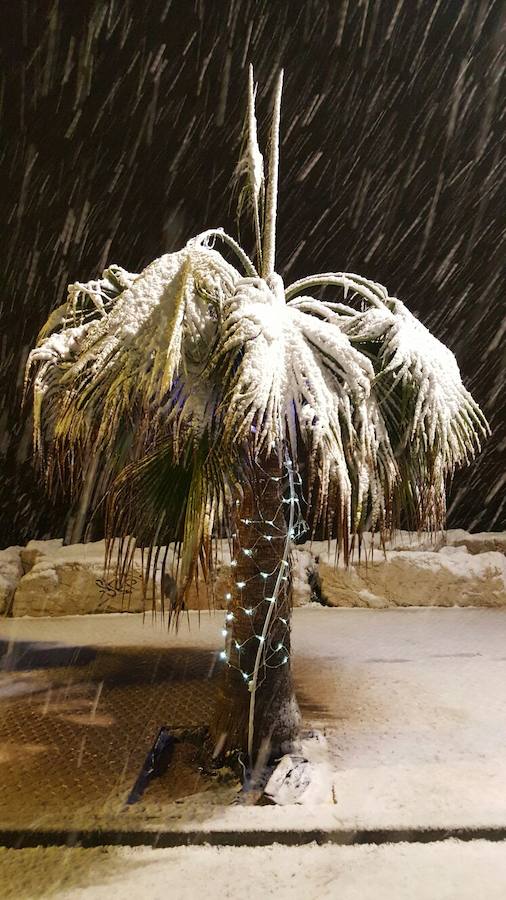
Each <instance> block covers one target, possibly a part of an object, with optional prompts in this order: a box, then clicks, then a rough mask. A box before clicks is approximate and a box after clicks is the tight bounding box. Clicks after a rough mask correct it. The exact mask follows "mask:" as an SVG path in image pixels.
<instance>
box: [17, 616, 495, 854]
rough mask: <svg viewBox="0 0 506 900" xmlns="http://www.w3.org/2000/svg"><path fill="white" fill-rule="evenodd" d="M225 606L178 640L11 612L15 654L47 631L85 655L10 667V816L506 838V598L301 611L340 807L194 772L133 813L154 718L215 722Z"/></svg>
mask: <svg viewBox="0 0 506 900" xmlns="http://www.w3.org/2000/svg"><path fill="white" fill-rule="evenodd" d="M222 618H223V613H217V614H216V615H209V614H202V615H201V625H200V628H199V627H198V616H197V614H196V613H191V614H190V617H189V619H190V626H191V628H190V629H188V627H187V625H186V623H185V621H183V622H182V625H181V630H180V633H179V635H177V636H176V635H172V634H170V635H169V634H167V632H166V631H165V630H164V629H163V627H162V626H161V625H160V623H156V624H155V625H154V626H153V625H152V623H151V620H150V619H149V618H148V619H147V620H146V622H145V623H144V624H143V622H142V616H138V615H131V616H127V615H111V614H109V615H107V616H83V617H68V618H60V619H58V618H53V619H40V618H38V619H33V620H30V619H18V620H15V619H11V620H2V622H1V623H0V640H3V641H9V640H10V641H14V642H15V643H14V644H13V645H12V648H11V650H12V652H11V656H10V659H11V662H13V661H14V660H15V658H16V653H18V656H19V653H21V652H25V648H23V645H22V644H21V643H20V642H27V643H28V642H31V641H36V642H42V641H44V642H50V643H51V642H58V644H59V645H60V647H59V652H60V653H61V652H62V646H63V649H64V650H65V649H66V652H67V657H68V658H70V659H73V660H74V663H75V664H74V665H68V659H67V664H65V665H60V666H59V667H58V666H55V665H54V656H53V657H51V652H53V654H54V648H53V651H51V647H47V646H46V650H45V652H46V653H47V654H48V657H47V658H48V660H50V661H51V662H52V665H53V667H52V668H38V669H35V668H32V669H31V670H24V669H22V668H21V667H22V666H23V665H24V664H25V663H23V660H22V659H21V660H18V662H17V663H15V665H16V666H17V670H15V671H10V672H4V673H2V675H1V677H0V715H1V718H0V732H1V735H0V736H1V741H2V743H1V745H0V749H1V750H2V757H1V758H2V765H1V768H0V775H1V776H2V783H3V785H4V791H3V796H2V798H0V822H1V825H2V828H3V829H4V830H5V829H8V828H10V829H35V831H37V830H44V829H58V828H60V829H61V828H69V829H70V828H72V829H78V830H80V829H90V828H93V829H94V830H98V831H99V830H100V829H115V830H116V831H122V830H124V831H126V832H127V831H130V832H131V831H134V832H136V833H140V832H144V833H146V834H147V835H148V837H147V838H146V840H147V841H149V840H151V838H149V834H151V835H153V834H155V833H156V834H160V832H162V833H164V832H167V833H172V834H173V835H177V834H180V835H182V837H181V841H183V842H184V834H186V835H187V838H186V839H191V838H190V835H191V834H193V833H195V832H197V833H198V834H200V835H201V839H202V835H203V834H206V833H207V834H210V833H212V832H215V833H216V837H217V838H218V835H219V834H220V833H221V834H224V833H225V832H237V831H241V832H243V833H247V832H249V833H250V838H248V839H247V840H246V842H247V843H252V842H253V841H252V837H251V832H252V831H253V832H254V831H257V830H260V831H262V832H264V834H265V832H269V833H270V832H272V840H276V832H278V833H279V832H286V831H289V832H292V833H294V832H300V831H306V832H308V835H307V838H306V840H308V839H309V840H310V839H312V838H311V835H312V834H314V833H315V832H316V833H317V837H318V839H320V835H321V834H325V833H327V834H328V835H329V836H332V838H331V839H332V840H334V841H340V842H341V843H349V842H350V840H353V839H354V838H353V833H354V832H367V831H378V830H387V831H388V830H390V831H391V832H395V833H396V834H397V837H396V839H397V840H400V839H402V837H403V834H405V835H408V839H410V840H413V836H412V834H411V832H413V830H415V831H416V830H420V829H436V830H437V829H439V830H440V831H441V830H442V831H443V832H444V830H445V829H446V830H450V831H453V832H454V833H455V834H457V835H458V833H459V830H462V829H465V830H471V831H472V830H476V829H480V830H481V834H484V833H485V832H486V830H487V829H495V830H496V831H497V829H499V830H500V829H505V833H506V610H492V609H480V610H478V609H456V608H452V609H430V608H429V609H410V610H406V609H403V610H364V609H360V610H352V609H323V608H319V607H316V608H315V607H310V608H304V609H298V610H295V613H294V640H293V644H294V651H293V654H294V655H293V664H294V671H295V678H296V683H297V693H298V697H299V701H300V704H301V709H302V712H303V716H304V719H305V721H306V723H307V724H308V725H311V726H314V727H318V728H321V729H324V731H325V733H326V735H327V740H328V742H329V745H330V749H331V758H332V764H333V767H334V773H335V774H334V795H335V801H336V802H335V804H334V805H329V806H320V807H315V808H304V807H290V808H289V809H287V808H273V807H259V808H238V807H236V806H230V802H231V800H232V799H233V796H234V788H233V787H231V786H230V785H226V784H225V785H222V786H221V787H220V788H219V789H214V788H213V790H206V791H205V792H204V793H202V792H201V785H200V786H199V784H196V783H192V784H186V785H185V784H183V785H182V786H181V791H180V794H181V796H184V795H185V793H186V794H191V795H192V796H188V797H187V799H182V800H181V797H180V798H179V800H178V801H177V802H176V800H174V799H172V801H171V802H168V800H167V796H166V795H165V793H164V792H165V790H166V787H167V785H166V784H165V785H164V784H162V781H159V782H158V783H153V785H152V786H150V787H149V788H148V791H147V792H146V795H145V797H144V798H143V801H142V802H141V803H139V804H136V805H135V806H134V807H130V808H128V809H126V810H125V808H124V799H125V796H126V792H127V791H128V790H129V788H130V787H131V785H132V782H133V780H134V779H135V777H136V775H137V773H138V771H139V769H140V767H141V766H142V762H143V760H144V757H145V754H146V752H147V750H148V749H149V746H150V743H151V741H152V740H153V738H154V736H155V734H156V731H157V728H158V727H159V726H160V725H161V724H165V723H169V724H202V723H203V722H205V721H206V718H207V717H208V716H209V710H210V708H211V707H212V704H213V702H214V685H215V682H214V679H213V677H212V676H213V674H214V673H215V672H216V667H217V666H218V665H219V662H218V653H219V650H220V649H221V644H222V638H221V633H220V632H221V627H222ZM37 647H38V648H39V664H40V662H41V653H42V651H43V650H44V647H42V649H41V645H40V643H39V644H38V645H37V644H36V645H35V648H32V649H31V651H30V650H29V651H26V652H28V653H30V652H31V653H32V657H31V664H32V665H33V664H34V660H35V659H36V656H37V654H36V650H37ZM69 647H70V648H71V650H70V651H69V650H68V648H69ZM19 648H21V649H19ZM79 648H86V649H85V650H82V649H81V651H79ZM4 649H5V648H4ZM57 649H58V648H57ZM69 652H70V657H69ZM86 654H88V656H86ZM27 658H28V661H29V662H30V657H29V656H28V657H27ZM42 662H44V659H43V658H42ZM64 662H65V660H64ZM80 663H81V664H80ZM169 774H170V773H169ZM339 835H341V839H340V837H339ZM387 838H388V836H387ZM387 838H385V839H387ZM364 839H365V837H362V838H361V840H364ZM171 841H172V842H173V841H174V838H171ZM176 842H177V841H176ZM286 842H287V843H290V842H292V843H293V841H290V840H288V839H287V840H286ZM162 843H163V842H162Z"/></svg>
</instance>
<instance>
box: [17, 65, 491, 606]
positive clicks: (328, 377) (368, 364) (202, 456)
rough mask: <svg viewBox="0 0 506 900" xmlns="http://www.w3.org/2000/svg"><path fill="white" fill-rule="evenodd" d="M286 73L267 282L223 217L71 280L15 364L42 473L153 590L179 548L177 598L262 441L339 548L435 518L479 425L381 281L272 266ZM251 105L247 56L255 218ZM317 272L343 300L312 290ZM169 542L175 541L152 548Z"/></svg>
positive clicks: (263, 257) (437, 522)
mask: <svg viewBox="0 0 506 900" xmlns="http://www.w3.org/2000/svg"><path fill="white" fill-rule="evenodd" d="M281 83H282V81H281V76H280V77H279V79H278V82H277V86H276V94H275V103H274V115H273V128H272V133H271V148H270V165H269V179H268V188H267V196H266V201H267V202H266V206H267V209H266V216H265V219H266V225H265V228H264V234H263V248H262V249H263V254H261V253H258V258H259V265H260V266H261V272H262V275H263V277H260V275H259V274H258V272H257V270H256V268H255V266H254V265H253V263H252V262H251V260H250V259H249V258H248V256H247V254H246V253H245V252H244V250H243V249H242V248H241V247H240V246H239V245H238V244H237V243H236V242H235V241H234V240H233V239H232V238H231V237H229V236H228V235H226V234H225V233H224V232H223V231H221V230H219V229H211V230H209V231H206V232H204V233H203V234H201V235H199V236H198V237H196V238H194V239H193V240H191V241H190V242H189V243H188V244H187V245H186V247H185V248H184V249H182V250H180V251H178V252H175V253H170V254H166V255H165V256H162V257H160V259H157V260H155V261H154V262H152V263H151V264H150V265H149V266H148V267H147V268H146V269H145V270H144V271H143V272H141V273H140V274H139V275H132V274H130V273H128V272H125V271H124V270H123V269H121V268H120V267H118V266H110V267H109V269H107V270H106V271H105V272H104V274H103V276H102V278H101V279H98V280H96V281H91V282H88V283H86V284H81V283H78V282H77V283H76V284H74V285H71V286H70V288H69V296H68V302H67V304H64V306H62V307H59V308H58V309H57V310H56V311H55V312H54V313H53V314H52V315H51V316H50V317H49V319H48V322H47V323H46V326H45V327H44V329H43V330H42V332H41V334H40V336H39V343H38V346H37V347H36V348H35V349H34V350H32V352H31V354H30V356H29V359H28V364H27V375H28V374H30V373H32V372H34V373H35V374H34V382H33V383H34V443H35V448H36V450H37V451H38V452H39V454H40V456H41V457H42V456H43V452H45V454H46V458H47V470H48V473H49V475H51V474H52V472H53V470H54V469H55V467H56V469H57V471H58V467H60V468H61V469H63V470H65V469H70V474H71V481H72V482H73V484H74V488H75V491H76V493H77V494H78V495H80V496H81V506H80V513H79V522H81V521H82V522H84V521H85V520H86V518H89V511H90V510H93V509H94V508H95V507H96V506H97V504H99V503H101V502H102V501H103V500H104V498H105V499H106V505H107V520H108V532H109V535H110V536H111V537H119V538H120V539H121V541H120V545H119V557H118V564H119V566H120V569H121V568H122V569H123V570H125V568H128V565H129V564H130V563H131V561H132V559H133V556H132V554H133V550H132V547H133V546H135V542H132V540H130V538H129V535H135V539H136V540H137V542H138V544H139V545H140V546H142V547H145V548H147V549H146V570H145V573H146V583H145V591H146V595H147V594H148V593H149V592H150V591H149V584H148V582H149V579H151V580H152V583H153V585H154V584H155V580H156V579H155V573H156V572H157V571H158V570H160V571H161V573H162V575H163V572H164V570H165V566H166V565H168V564H170V563H172V569H173V574H174V577H175V578H176V581H177V584H178V588H179V591H178V596H177V605H178V607H180V605H181V602H182V600H183V599H184V595H185V591H186V590H187V588H188V587H189V584H190V581H191V579H192V577H193V576H194V575H195V573H196V571H197V569H196V567H197V562H198V561H200V564H201V566H202V570H203V573H204V576H205V577H207V576H208V575H209V573H210V571H211V568H212V554H211V539H212V537H213V535H216V534H218V533H219V534H221V535H223V534H224V533H230V530H231V529H230V526H231V525H232V524H233V521H234V513H235V509H236V503H237V500H238V499H239V497H240V493H241V482H243V481H244V479H245V478H252V477H253V476H252V462H253V463H255V462H256V461H260V462H261V461H262V460H263V459H265V457H266V455H269V454H270V453H276V454H277V455H278V456H279V458H280V460H281V459H283V458H284V455H285V452H286V450H289V451H290V452H291V454H292V455H293V457H294V459H295V460H297V459H298V460H300V461H301V474H302V476H303V481H304V485H305V495H306V497H307V498H308V500H309V502H310V505H311V507H312V513H313V516H312V518H313V526H316V525H317V524H318V523H320V525H321V527H322V528H323V530H324V531H326V533H327V534H328V536H329V537H332V536H337V538H338V543H339V546H340V547H342V548H343V551H344V555H345V557H346V558H347V557H348V555H349V549H350V541H351V538H352V537H353V536H354V535H355V534H358V535H360V533H361V531H362V529H363V528H364V527H365V526H366V525H367V527H368V528H370V529H375V528H379V529H380V530H381V531H386V530H388V529H389V528H390V527H392V526H395V524H397V522H399V520H400V517H401V515H403V516H404V517H405V519H407V524H409V525H411V527H416V528H422V527H428V528H439V527H441V526H442V524H443V521H444V514H445V479H446V477H447V476H451V475H452V473H453V471H454V470H455V468H456V467H457V466H460V465H463V464H465V463H467V462H468V461H469V459H470V458H471V457H472V456H473V455H474V453H475V452H476V450H477V449H479V445H480V444H479V442H480V435H485V434H486V433H487V431H488V425H487V423H486V421H485V419H484V417H483V415H482V413H481V412H480V410H479V408H478V406H477V405H476V403H475V402H474V400H473V399H472V397H471V396H470V394H469V393H468V392H467V391H466V389H465V388H464V386H463V384H462V381H461V378H460V373H459V370H458V367H457V364H456V362H455V358H454V356H453V354H452V353H451V352H450V351H449V350H448V349H447V348H446V347H444V346H443V345H442V344H440V342H439V341H437V340H436V338H434V337H433V336H432V335H431V334H430V333H429V332H428V331H427V329H426V328H425V327H424V326H423V325H422V324H421V322H419V321H418V320H417V319H416V318H415V317H414V316H413V315H412V314H411V313H410V312H409V311H408V310H407V309H406V307H405V306H404V305H403V304H402V303H401V302H400V301H399V300H396V299H395V298H391V297H389V295H388V293H387V291H386V289H385V288H384V287H382V286H381V285H380V284H378V283H376V282H373V281H370V280H368V279H366V278H363V277H361V276H359V275H355V274H351V273H325V274H322V275H315V276H312V277H309V278H305V279H302V280H300V281H297V282H295V283H294V284H292V285H291V286H290V287H288V288H287V289H286V290H285V289H284V287H283V283H282V281H281V278H280V277H279V275H277V274H276V272H275V271H274V261H275V222H276V194H277V155H278V149H279V135H278V126H279V109H280V99H281ZM253 101H254V91H253V79H252V72H251V71H250V109H249V145H248V146H249V153H250V156H251V159H250V160H249V162H248V170H249V177H250V181H251V182H252V185H253V194H254V198H255V197H256V202H257V206H256V207H255V208H256V210H257V213H258V189H259V186H260V187H261V179H260V176H259V175H258V173H259V157H258V154H259V152H260V151H259V149H258V144H257V141H256V122H255V119H254V109H253ZM257 176H258V177H257ZM216 240H221V241H222V242H223V243H224V244H225V245H226V246H227V249H228V252H229V253H230V254H233V255H234V257H235V259H236V262H237V266H238V268H237V269H236V268H235V267H234V266H232V265H231V264H230V263H229V262H227V261H226V260H225V258H224V256H223V255H222V254H221V253H219V252H218V251H217V250H216V249H214V246H212V245H213V244H214V242H215V241H216ZM257 243H258V244H259V242H257ZM239 269H241V272H240V271H239ZM329 285H330V286H334V287H336V288H339V289H340V290H342V293H343V297H342V299H340V300H337V301H336V302H329V301H326V300H325V301H324V300H320V299H318V298H316V297H312V296H308V291H312V290H313V289H319V288H320V287H326V286H329ZM357 300H358V301H359V304H358V306H359V308H357ZM74 539H75V538H74ZM170 540H173V541H174V540H175V548H174V549H173V551H171V554H172V556H171V557H170V558H169V556H168V551H164V552H163V553H162V556H161V557H160V553H161V551H160V549H159V548H160V547H161V546H163V545H164V544H167V543H168V542H169V541H170ZM111 547H112V545H111ZM162 581H163V579H162ZM152 594H153V596H154V594H155V589H154V587H153V591H152ZM162 594H163V591H162Z"/></svg>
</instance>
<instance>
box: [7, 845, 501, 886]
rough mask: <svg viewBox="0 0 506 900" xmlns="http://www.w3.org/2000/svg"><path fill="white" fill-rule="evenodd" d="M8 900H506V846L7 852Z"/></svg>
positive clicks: (119, 849)
mask: <svg viewBox="0 0 506 900" xmlns="http://www.w3.org/2000/svg"><path fill="white" fill-rule="evenodd" d="M0 873H1V874H0V895H1V896H2V898H4V900H36V898H37V900H40V898H44V900H45V898H51V900H138V898H141V897H142V898H144V897H146V898H149V900H167V897H170V898H171V900H196V898H198V897H201V896H204V897H205V898H206V900H236V898H237V897H241V898H242V900H264V898H272V900H309V898H315V900H504V897H505V896H506V844H505V843H488V842H486V841H473V842H471V843H464V842H461V841H455V840H448V841H444V842H441V843H436V844H384V845H382V846H379V847H378V846H374V845H363V846H354V847H335V846H328V845H327V846H321V847H319V846H316V845H315V844H310V845H309V846H306V847H282V846H279V845H277V844H274V845H273V846H270V847H176V848H172V849H170V850H153V849H151V848H146V847H107V848H100V849H89V850H80V849H65V848H61V847H51V848H48V849H45V850H42V849H40V848H39V849H33V850H3V851H2V850H0Z"/></svg>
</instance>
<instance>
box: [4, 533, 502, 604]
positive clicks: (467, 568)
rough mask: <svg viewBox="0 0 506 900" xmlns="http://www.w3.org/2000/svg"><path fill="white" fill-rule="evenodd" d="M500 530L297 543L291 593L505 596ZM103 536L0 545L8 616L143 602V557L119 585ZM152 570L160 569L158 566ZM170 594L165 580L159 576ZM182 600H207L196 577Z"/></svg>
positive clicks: (318, 596) (371, 598)
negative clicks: (350, 543) (339, 545)
mask: <svg viewBox="0 0 506 900" xmlns="http://www.w3.org/2000/svg"><path fill="white" fill-rule="evenodd" d="M505 554H506V534H504V533H484V534H469V533H468V532H465V531H461V530H455V531H448V532H447V533H446V534H439V535H436V536H431V535H427V534H422V535H409V534H408V533H406V532H398V533H397V534H396V535H395V536H394V538H393V539H392V540H391V541H389V542H388V543H387V544H386V545H385V547H384V548H380V547H379V546H378V540H377V538H375V539H373V538H372V537H371V535H365V536H364V542H363V547H362V552H361V558H360V561H359V560H358V554H355V557H356V558H355V559H354V561H353V562H352V564H351V565H350V566H348V567H345V566H344V565H343V564H342V562H337V564H336V558H335V557H336V546H335V542H331V543H330V544H328V543H322V542H314V543H313V544H309V543H307V544H303V545H300V546H298V547H295V548H294V551H293V563H294V566H293V584H294V603H295V605H296V606H303V605H305V604H307V603H309V602H311V601H312V600H313V601H317V602H321V603H324V604H326V605H329V606H364V607H373V608H381V607H389V606H491V607H497V606H503V605H504V606H506V556H505ZM104 555H105V546H104V542H103V541H99V542H97V543H90V544H74V545H70V546H67V547H64V546H63V545H62V541H61V540H52V541H30V543H29V544H27V546H26V547H9V548H7V549H6V550H2V551H0V614H3V615H12V616H26V615H28V616H59V615H73V614H74V615H80V614H84V613H96V612H118V611H125V612H140V611H141V610H142V609H143V600H142V590H141V585H142V566H141V554H140V551H137V552H136V555H135V558H134V565H133V569H132V572H131V575H130V576H129V578H128V579H127V581H126V583H125V584H123V586H122V587H121V588H120V587H119V586H118V585H117V583H116V578H115V572H114V569H113V570H112V571H111V572H110V573H109V574H108V575H107V576H105V577H104ZM217 555H218V564H217V570H216V580H215V585H214V595H215V596H214V605H215V606H216V607H217V608H224V607H225V606H226V600H225V593H226V591H227V578H228V573H229V571H230V570H229V563H230V555H229V550H228V545H227V544H226V542H224V541H222V542H219V544H218V554H217ZM157 577H159V576H157ZM166 593H167V594H168V596H169V600H168V601H167V602H170V581H169V583H166ZM187 605H188V608H189V609H207V608H208V607H209V606H210V605H212V601H211V599H210V597H209V595H208V592H207V590H206V588H205V586H204V585H202V586H201V587H200V586H199V591H198V593H197V589H196V587H193V588H192V590H191V593H190V596H189V600H188V604H187Z"/></svg>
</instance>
